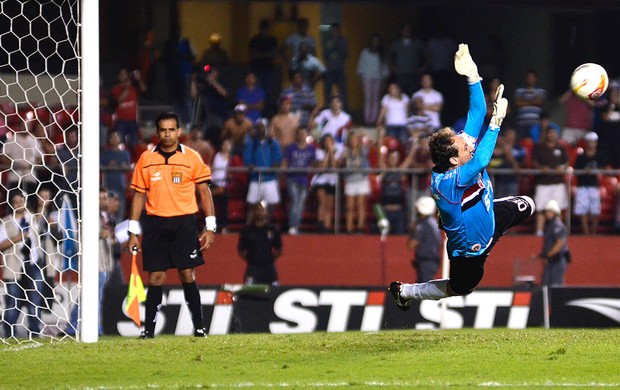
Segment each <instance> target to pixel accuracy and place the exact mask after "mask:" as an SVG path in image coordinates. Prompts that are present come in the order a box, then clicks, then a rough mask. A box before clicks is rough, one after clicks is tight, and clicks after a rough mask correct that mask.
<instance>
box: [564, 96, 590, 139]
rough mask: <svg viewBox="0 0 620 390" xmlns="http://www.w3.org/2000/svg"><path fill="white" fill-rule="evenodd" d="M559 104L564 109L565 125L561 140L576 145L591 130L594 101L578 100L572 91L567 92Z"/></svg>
mask: <svg viewBox="0 0 620 390" xmlns="http://www.w3.org/2000/svg"><path fill="white" fill-rule="evenodd" d="M560 103H562V104H564V106H565V107H566V123H565V124H564V129H563V130H562V139H563V140H564V141H566V142H569V143H571V144H573V145H576V144H577V142H579V141H580V140H581V139H582V138H583V137H584V135H585V134H586V133H587V132H589V131H590V130H592V109H593V107H594V101H592V100H589V101H585V100H582V99H579V98H578V97H577V96H575V94H574V93H573V91H571V90H568V91H566V92H565V93H564V94H563V95H562V96H561V97H560Z"/></svg>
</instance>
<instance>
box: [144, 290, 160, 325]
mask: <svg viewBox="0 0 620 390" xmlns="http://www.w3.org/2000/svg"><path fill="white" fill-rule="evenodd" d="M162 291H163V287H162V286H149V290H148V292H147V293H146V302H145V306H146V314H145V318H144V330H145V331H146V332H147V333H148V334H149V335H151V336H154V335H155V322H156V321H157V312H158V311H159V308H160V307H161V296H162Z"/></svg>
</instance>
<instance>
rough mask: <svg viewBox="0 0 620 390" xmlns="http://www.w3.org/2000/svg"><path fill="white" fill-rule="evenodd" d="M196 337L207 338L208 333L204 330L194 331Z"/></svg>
mask: <svg viewBox="0 0 620 390" xmlns="http://www.w3.org/2000/svg"><path fill="white" fill-rule="evenodd" d="M194 337H201V338H202V337H207V332H206V331H205V329H204V328H201V329H196V330H195V331H194Z"/></svg>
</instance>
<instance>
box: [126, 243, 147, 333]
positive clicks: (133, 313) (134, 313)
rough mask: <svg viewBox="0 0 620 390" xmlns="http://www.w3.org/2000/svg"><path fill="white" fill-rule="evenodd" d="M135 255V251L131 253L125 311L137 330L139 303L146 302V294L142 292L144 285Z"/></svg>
mask: <svg viewBox="0 0 620 390" xmlns="http://www.w3.org/2000/svg"><path fill="white" fill-rule="evenodd" d="M136 254H137V252H135V251H133V252H132V253H131V276H130V277H129V289H128V291H127V306H126V310H127V314H128V315H129V317H130V318H131V319H132V320H133V322H135V323H136V325H137V326H138V328H139V327H140V325H141V322H140V302H144V301H146V293H145V292H144V284H142V278H140V273H139V272H138V266H137V265H136Z"/></svg>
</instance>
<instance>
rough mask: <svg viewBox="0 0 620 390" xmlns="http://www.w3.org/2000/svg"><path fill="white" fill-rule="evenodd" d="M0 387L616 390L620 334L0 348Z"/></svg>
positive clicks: (106, 340) (474, 333)
mask: <svg viewBox="0 0 620 390" xmlns="http://www.w3.org/2000/svg"><path fill="white" fill-rule="evenodd" d="M0 372H2V374H1V375H0V388H1V389H13V388H23V389H34V388H46V389H48V388H57V389H73V388H89V389H141V388H175V389H180V388H221V389H235V388H280V387H285V388H291V389H314V388H343V387H348V388H388V389H389V388H398V387H409V388H433V387H434V388H437V387H452V388H472V387H516V388H536V387H545V388H561V387H620V329H601V330H584V329H551V330H545V329H526V330H506V329H492V330H476V329H464V330H441V331H415V330H403V331H382V332H379V333H363V332H347V333H322V332H318V333H311V334H298V335H270V334H244V335H241V334H239V335H228V336H211V337H209V338H206V339H196V338H193V337H182V336H160V337H158V338H156V339H154V340H137V339H129V338H121V337H102V338H100V341H99V342H97V343H92V344H83V343H76V342H71V341H63V342H51V343H50V342H48V341H43V342H27V343H21V344H13V345H1V346H0Z"/></svg>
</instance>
